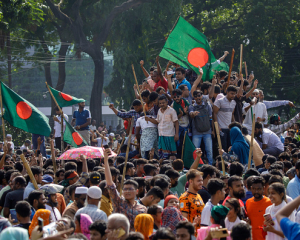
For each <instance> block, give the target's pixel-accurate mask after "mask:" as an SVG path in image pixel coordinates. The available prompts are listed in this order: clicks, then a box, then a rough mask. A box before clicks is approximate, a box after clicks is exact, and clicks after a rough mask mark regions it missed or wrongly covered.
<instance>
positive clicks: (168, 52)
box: [159, 17, 229, 81]
mask: <svg viewBox="0 0 300 240" xmlns="http://www.w3.org/2000/svg"><path fill="white" fill-rule="evenodd" d="M159 56H160V57H162V58H165V59H167V60H170V61H172V62H174V63H177V64H179V65H180V66H182V67H184V68H191V69H193V70H194V71H195V72H196V73H198V72H199V69H198V66H200V67H201V68H202V69H203V76H202V79H203V80H204V81H207V80H210V79H212V77H213V75H214V71H213V70H216V68H218V71H220V70H226V69H227V71H228V70H229V67H228V65H227V64H226V63H222V64H219V63H218V62H217V60H216V58H215V57H214V55H213V53H212V52H211V50H210V46H209V43H208V41H207V38H206V36H205V35H204V34H203V33H201V32H199V31H198V29H196V28H194V27H193V26H192V25H191V24H190V23H188V22H187V21H186V20H184V18H182V17H180V18H179V20H178V22H177V23H176V26H175V28H174V29H173V31H172V32H171V34H170V35H169V37H168V39H167V41H166V43H165V45H164V47H163V49H162V51H161V52H160V54H159Z"/></svg>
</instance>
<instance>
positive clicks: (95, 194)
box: [87, 186, 102, 199]
mask: <svg viewBox="0 0 300 240" xmlns="http://www.w3.org/2000/svg"><path fill="white" fill-rule="evenodd" d="M87 195H88V196H89V197H90V198H93V199H100V198H101V196H102V191H101V189H100V188H99V187H97V186H93V187H90V188H89V190H88V191H87Z"/></svg>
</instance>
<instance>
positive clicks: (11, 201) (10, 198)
mask: <svg viewBox="0 0 300 240" xmlns="http://www.w3.org/2000/svg"><path fill="white" fill-rule="evenodd" d="M24 190H25V189H24V188H20V189H18V190H14V191H12V192H9V193H8V194H7V195H6V197H5V203H4V207H7V208H9V209H14V208H15V206H16V204H17V202H19V201H22V200H23V194H24Z"/></svg>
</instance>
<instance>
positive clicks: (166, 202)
mask: <svg viewBox="0 0 300 240" xmlns="http://www.w3.org/2000/svg"><path fill="white" fill-rule="evenodd" d="M171 199H177V201H178V202H179V200H178V197H176V196H175V195H168V196H167V197H166V199H165V202H164V208H165V207H167V205H168V202H169V201H170V200H171Z"/></svg>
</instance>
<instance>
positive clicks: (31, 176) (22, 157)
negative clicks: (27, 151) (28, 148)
mask: <svg viewBox="0 0 300 240" xmlns="http://www.w3.org/2000/svg"><path fill="white" fill-rule="evenodd" d="M20 158H21V160H22V162H23V166H24V167H25V169H26V171H27V173H28V175H29V177H30V180H31V182H32V184H33V186H34V188H35V189H36V190H38V189H39V187H38V185H37V183H36V180H35V178H34V176H33V174H32V171H31V169H30V167H29V165H28V163H27V161H26V159H25V156H24V154H21V155H20Z"/></svg>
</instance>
